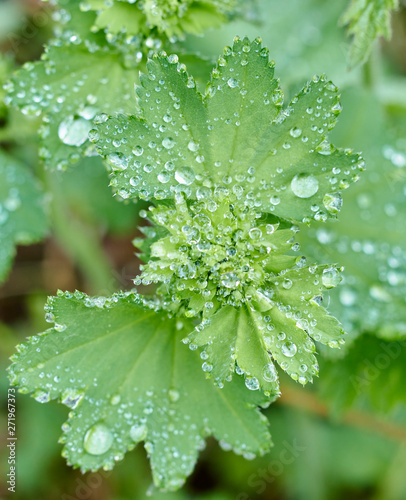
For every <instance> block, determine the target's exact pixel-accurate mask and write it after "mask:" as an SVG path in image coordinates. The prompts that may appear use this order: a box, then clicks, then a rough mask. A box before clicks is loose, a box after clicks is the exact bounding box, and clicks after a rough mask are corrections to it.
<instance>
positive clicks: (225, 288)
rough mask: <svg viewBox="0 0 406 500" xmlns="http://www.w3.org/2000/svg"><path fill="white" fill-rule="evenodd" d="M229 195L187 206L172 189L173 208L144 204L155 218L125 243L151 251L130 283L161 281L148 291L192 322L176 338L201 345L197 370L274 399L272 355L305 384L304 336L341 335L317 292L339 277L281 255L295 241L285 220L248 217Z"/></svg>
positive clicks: (309, 371) (309, 369) (338, 338)
mask: <svg viewBox="0 0 406 500" xmlns="http://www.w3.org/2000/svg"><path fill="white" fill-rule="evenodd" d="M200 194H201V195H202V194H203V193H200ZM234 201H235V200H232V199H228V198H225V199H223V200H221V195H218V193H215V194H214V196H210V195H208V196H207V198H201V199H200V201H199V202H196V203H190V204H189V206H188V205H187V203H186V201H185V200H182V199H181V197H177V198H176V206H175V208H173V207H172V206H163V205H162V206H161V205H160V206H158V207H150V208H149V213H150V214H151V215H150V219H151V221H152V222H153V223H154V224H155V226H153V227H149V228H148V230H147V231H146V236H147V238H146V239H145V240H144V241H142V240H141V244H140V242H139V241H138V240H137V241H136V242H135V243H136V244H137V245H138V246H139V247H140V248H141V250H142V252H143V254H146V253H148V254H149V255H150V257H151V259H150V260H149V261H148V263H147V264H146V265H143V266H141V271H142V273H141V275H140V276H139V277H138V278H137V279H136V280H135V283H136V284H137V285H139V284H144V285H150V284H151V283H161V285H160V287H159V288H158V293H160V294H161V295H162V296H163V298H164V300H165V302H166V304H167V307H168V308H169V309H170V310H171V311H173V313H174V314H177V315H179V316H182V315H185V316H186V317H196V318H198V319H200V320H201V321H202V322H201V323H200V324H199V326H197V327H196V329H195V331H194V332H193V333H191V335H189V337H188V338H187V340H186V341H187V342H189V343H190V347H191V348H192V349H195V348H196V347H197V346H205V348H204V350H203V352H202V353H201V357H202V359H204V360H205V363H204V365H203V370H204V371H205V372H206V373H207V375H208V376H209V377H211V378H213V381H214V383H215V384H217V385H219V386H221V387H222V386H223V385H224V383H225V382H226V381H229V380H230V379H231V377H232V374H233V372H234V371H237V373H240V374H241V373H244V374H245V377H246V385H247V387H248V388H249V389H259V388H261V389H262V390H263V391H264V393H265V394H266V395H267V396H268V397H274V396H275V395H277V394H278V393H279V387H278V376H277V373H276V370H275V368H274V366H273V362H274V361H276V362H277V363H278V364H279V365H280V366H281V367H282V368H283V369H284V370H285V371H286V372H287V373H288V374H289V375H290V376H291V377H292V378H293V379H295V380H299V382H301V383H302V384H305V383H307V382H309V381H312V379H313V375H315V374H317V373H318V367H317V364H316V358H315V357H314V355H313V353H314V351H315V346H314V343H313V342H312V340H311V338H310V337H312V338H313V339H314V340H317V341H320V342H322V343H324V344H327V345H329V346H330V347H339V345H340V344H341V343H342V342H343V339H342V334H343V331H342V329H341V327H340V324H339V323H338V321H337V320H336V319H335V318H333V317H331V316H329V315H328V313H327V312H326V310H325V309H324V308H323V307H321V306H320V304H321V302H322V297H321V295H322V293H323V291H325V290H326V289H329V288H332V287H334V286H336V285H337V284H338V283H339V282H340V280H341V278H340V274H339V270H338V269H336V268H335V267H334V266H324V267H322V266H306V262H305V259H304V258H298V257H295V256H293V255H287V253H288V252H289V251H291V249H297V247H296V246H295V244H294V237H293V235H294V231H292V229H294V228H292V229H282V228H280V227H279V225H278V224H267V223H266V222H267V221H266V219H265V220H264V219H262V221H261V222H263V224H258V222H259V221H258V217H257V214H255V212H253V211H251V210H250V209H247V208H246V209H241V208H239V207H238V205H237V204H235V203H234ZM142 215H147V214H142Z"/></svg>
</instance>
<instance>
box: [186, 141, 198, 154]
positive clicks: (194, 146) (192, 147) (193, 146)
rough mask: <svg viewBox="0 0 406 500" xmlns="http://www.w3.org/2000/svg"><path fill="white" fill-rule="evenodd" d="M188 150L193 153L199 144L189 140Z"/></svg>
mask: <svg viewBox="0 0 406 500" xmlns="http://www.w3.org/2000/svg"><path fill="white" fill-rule="evenodd" d="M187 147H188V149H189V151H192V152H193V153H196V151H197V150H198V149H199V144H198V143H197V142H195V141H190V142H189V144H188V145H187Z"/></svg>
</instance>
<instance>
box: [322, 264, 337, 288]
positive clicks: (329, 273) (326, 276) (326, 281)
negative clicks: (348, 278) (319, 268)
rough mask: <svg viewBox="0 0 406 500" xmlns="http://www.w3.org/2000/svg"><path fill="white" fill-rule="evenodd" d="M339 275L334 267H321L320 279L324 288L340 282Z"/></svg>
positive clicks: (332, 286)
mask: <svg viewBox="0 0 406 500" xmlns="http://www.w3.org/2000/svg"><path fill="white" fill-rule="evenodd" d="M341 279H342V278H341V275H340V273H339V271H338V270H337V269H335V268H334V267H328V268H327V269H323V274H322V277H321V281H322V282H323V285H324V286H325V287H326V288H334V287H335V286H337V285H338V284H339V283H340V282H341Z"/></svg>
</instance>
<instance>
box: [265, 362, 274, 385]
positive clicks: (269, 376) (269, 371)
mask: <svg viewBox="0 0 406 500" xmlns="http://www.w3.org/2000/svg"><path fill="white" fill-rule="evenodd" d="M262 376H263V378H264V380H266V381H267V382H276V380H278V374H277V372H276V369H275V366H274V364H273V363H268V364H266V365H265V366H264V368H263V370H262Z"/></svg>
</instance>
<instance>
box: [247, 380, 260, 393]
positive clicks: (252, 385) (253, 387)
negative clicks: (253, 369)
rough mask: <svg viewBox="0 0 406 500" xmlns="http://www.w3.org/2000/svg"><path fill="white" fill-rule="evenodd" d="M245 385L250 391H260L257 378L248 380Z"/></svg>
mask: <svg viewBox="0 0 406 500" xmlns="http://www.w3.org/2000/svg"><path fill="white" fill-rule="evenodd" d="M245 385H246V387H247V388H248V389H249V390H250V391H257V390H258V389H259V382H258V379H257V378H256V377H249V378H246V379H245Z"/></svg>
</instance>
